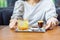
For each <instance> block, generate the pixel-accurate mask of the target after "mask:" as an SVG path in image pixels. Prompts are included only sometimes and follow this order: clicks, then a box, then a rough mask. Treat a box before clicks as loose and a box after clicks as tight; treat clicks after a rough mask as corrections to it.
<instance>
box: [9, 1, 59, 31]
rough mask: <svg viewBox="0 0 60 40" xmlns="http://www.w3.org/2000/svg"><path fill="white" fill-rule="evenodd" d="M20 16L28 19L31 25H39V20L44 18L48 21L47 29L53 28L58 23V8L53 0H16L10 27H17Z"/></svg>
mask: <svg viewBox="0 0 60 40" xmlns="http://www.w3.org/2000/svg"><path fill="white" fill-rule="evenodd" d="M19 18H23V19H24V20H25V19H27V20H28V21H29V25H31V26H38V21H39V20H43V21H44V22H45V23H46V27H45V29H46V30H47V29H53V27H55V26H56V25H57V24H58V20H57V14H56V9H55V5H54V3H53V2H52V0H25V1H20V0H18V1H16V3H15V7H14V11H13V15H12V16H11V21H10V24H9V26H10V28H16V26H17V25H16V23H17V20H18V19H19Z"/></svg>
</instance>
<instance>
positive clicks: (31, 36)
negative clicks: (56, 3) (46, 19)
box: [0, 26, 60, 40]
mask: <svg viewBox="0 0 60 40" xmlns="http://www.w3.org/2000/svg"><path fill="white" fill-rule="evenodd" d="M0 40H60V27H59V26H58V27H55V28H54V29H53V30H48V31H47V32H45V33H37V32H32V33H29V32H14V31H12V30H10V29H9V27H8V26H0Z"/></svg>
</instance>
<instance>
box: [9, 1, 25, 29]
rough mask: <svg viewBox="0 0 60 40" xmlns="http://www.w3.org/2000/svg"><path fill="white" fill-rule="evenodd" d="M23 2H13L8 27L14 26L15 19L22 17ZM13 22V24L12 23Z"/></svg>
mask: <svg viewBox="0 0 60 40" xmlns="http://www.w3.org/2000/svg"><path fill="white" fill-rule="evenodd" d="M23 10H24V9H23V4H22V2H20V1H17V2H16V3H15V7H14V11H13V15H12V16H11V20H10V24H9V27H10V28H14V27H15V26H16V23H17V19H20V18H22V16H23ZM12 24H13V25H12Z"/></svg>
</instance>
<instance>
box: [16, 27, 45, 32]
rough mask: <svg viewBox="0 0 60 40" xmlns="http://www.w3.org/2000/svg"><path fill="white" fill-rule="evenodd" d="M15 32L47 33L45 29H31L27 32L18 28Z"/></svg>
mask: <svg viewBox="0 0 60 40" xmlns="http://www.w3.org/2000/svg"><path fill="white" fill-rule="evenodd" d="M15 32H46V30H45V29H44V28H29V29H27V30H18V28H17V29H16V30H15Z"/></svg>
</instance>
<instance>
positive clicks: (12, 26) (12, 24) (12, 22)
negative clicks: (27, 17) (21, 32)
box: [9, 19, 17, 29]
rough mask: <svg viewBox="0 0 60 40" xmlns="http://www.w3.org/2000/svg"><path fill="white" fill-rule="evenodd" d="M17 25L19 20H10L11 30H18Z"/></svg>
mask: <svg viewBox="0 0 60 40" xmlns="http://www.w3.org/2000/svg"><path fill="white" fill-rule="evenodd" d="M16 23H17V19H11V20H10V24H9V27H10V28H11V29H14V28H16Z"/></svg>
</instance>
